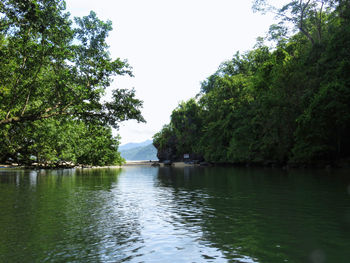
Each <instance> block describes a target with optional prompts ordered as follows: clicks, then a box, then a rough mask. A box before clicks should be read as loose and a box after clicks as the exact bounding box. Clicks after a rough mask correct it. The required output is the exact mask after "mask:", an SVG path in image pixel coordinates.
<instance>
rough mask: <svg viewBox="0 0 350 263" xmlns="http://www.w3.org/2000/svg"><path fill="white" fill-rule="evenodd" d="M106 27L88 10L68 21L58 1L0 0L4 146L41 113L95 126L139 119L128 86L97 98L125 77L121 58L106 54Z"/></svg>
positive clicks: (0, 99) (43, 117)
mask: <svg viewBox="0 0 350 263" xmlns="http://www.w3.org/2000/svg"><path fill="white" fill-rule="evenodd" d="M111 30H112V24H111V22H110V21H107V22H104V21H102V20H100V19H98V17H97V16H96V14H95V13H94V12H90V14H89V15H88V16H85V17H82V18H75V19H74V21H72V20H71V18H70V15H69V13H67V12H65V2H64V1H63V0H4V1H2V2H1V3H0V63H1V68H0V127H1V133H2V137H3V138H2V140H5V141H6V143H7V144H6V145H7V146H8V147H6V148H7V149H9V148H11V146H10V145H11V142H10V140H9V138H10V137H11V136H12V137H13V135H14V134H10V133H13V132H14V130H15V129H20V130H22V129H24V130H25V129H26V127H27V126H28V125H29V126H30V125H32V128H33V127H34V126H35V125H36V124H35V125H34V123H37V122H40V121H45V120H46V119H51V118H56V119H58V120H63V119H67V120H70V121H71V124H72V125H73V123H74V125H75V124H77V125H78V126H79V125H81V124H80V122H81V121H82V122H84V123H85V125H87V126H89V127H90V128H92V126H93V125H95V126H96V127H100V129H102V130H105V128H104V127H107V126H112V127H114V128H118V123H120V122H121V121H125V120H128V119H136V120H137V121H144V119H143V117H142V115H141V111H140V109H141V107H142V101H140V100H138V99H137V98H135V91H134V90H126V89H115V90H113V92H112V97H111V100H110V101H107V102H104V101H103V96H104V95H105V92H106V89H107V88H108V87H109V86H111V83H112V81H113V77H114V76H116V75H125V74H126V75H129V76H132V72H131V67H130V66H129V65H128V63H127V61H123V60H121V59H119V58H117V59H112V58H111V56H110V54H109V52H108V45H107V43H106V38H107V37H108V33H109V32H110V31H111ZM48 122H51V121H48ZM33 125H34V126H33ZM45 125H47V124H46V123H45V124H42V125H41V124H40V125H38V126H37V128H38V127H39V126H40V127H42V126H45ZM90 128H89V129H90ZM61 132H64V131H61ZM109 133H111V132H109ZM27 139H28V141H30V140H31V139H32V136H31V135H30V134H28V138H27ZM17 150H18V149H17ZM16 154H19V153H18V152H17V153H16ZM0 159H6V154H5V153H3V154H2V158H0Z"/></svg>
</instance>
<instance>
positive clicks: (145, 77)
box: [66, 0, 274, 144]
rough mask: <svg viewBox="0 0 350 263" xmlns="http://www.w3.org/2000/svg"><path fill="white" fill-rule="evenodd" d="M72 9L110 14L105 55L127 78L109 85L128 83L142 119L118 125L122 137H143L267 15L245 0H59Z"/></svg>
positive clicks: (241, 46) (258, 32) (266, 21)
mask: <svg viewBox="0 0 350 263" xmlns="http://www.w3.org/2000/svg"><path fill="white" fill-rule="evenodd" d="M66 3H67V10H68V11H69V12H70V13H71V14H72V16H85V15H88V14H89V12H90V10H93V11H95V12H96V13H97V16H98V17H99V18H100V19H102V20H107V19H108V20H111V21H112V23H113V31H112V32H110V35H109V37H108V44H109V45H110V53H111V56H112V57H113V58H117V57H119V58H121V59H127V60H128V62H129V64H130V65H131V66H132V67H133V73H134V75H135V77H134V78H129V77H126V76H124V77H117V78H116V79H115V81H114V82H113V84H112V88H133V87H134V88H135V89H136V95H137V97H138V98H139V99H141V100H143V101H144V104H143V105H144V107H143V110H142V112H143V116H144V117H145V119H146V120H147V123H146V124H138V123H136V122H135V121H128V122H124V123H122V124H121V125H120V129H119V131H114V134H117V133H119V134H120V135H121V137H122V140H121V142H122V144H125V143H128V142H140V141H144V140H146V139H151V138H152V136H153V135H154V133H156V132H158V131H159V130H160V129H161V128H162V126H163V125H164V124H167V123H169V121H170V114H171V112H172V110H173V109H174V108H175V107H176V106H177V105H178V103H179V102H181V101H183V100H188V99H189V98H191V97H193V96H195V95H196V94H197V93H198V92H199V90H200V82H201V81H203V80H205V79H206V78H207V77H208V76H209V75H211V74H213V73H214V72H215V71H216V70H217V68H218V66H219V65H220V63H221V62H223V61H225V60H228V59H230V58H232V56H233V55H234V54H235V53H236V51H240V52H244V51H247V50H249V49H251V48H252V47H253V46H254V45H255V43H256V38H257V37H258V36H265V34H266V32H267V31H268V28H269V25H270V24H272V23H273V22H274V21H273V16H272V15H261V14H258V13H253V11H252V9H251V6H252V1H251V0H66Z"/></svg>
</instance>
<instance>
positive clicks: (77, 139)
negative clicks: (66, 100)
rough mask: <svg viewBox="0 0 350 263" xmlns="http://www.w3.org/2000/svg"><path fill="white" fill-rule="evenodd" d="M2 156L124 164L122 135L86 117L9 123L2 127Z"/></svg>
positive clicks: (44, 161) (51, 161) (29, 160)
mask: <svg viewBox="0 0 350 263" xmlns="http://www.w3.org/2000/svg"><path fill="white" fill-rule="evenodd" d="M0 141H1V148H0V153H1V155H0V160H8V159H9V158H10V159H12V160H13V161H14V162H17V163H22V164H32V163H34V162H36V163H40V164H45V165H48V166H57V165H62V164H64V163H72V164H84V165H99V166H102V165H112V164H121V163H123V159H122V158H121V157H120V154H119V153H118V145H119V138H118V137H113V136H112V132H111V129H110V128H108V127H105V126H97V125H88V124H85V123H84V122H82V121H74V120H67V119H62V120H59V119H47V120H39V121H34V122H31V123H24V124H18V125H8V129H5V130H2V131H1V139H0Z"/></svg>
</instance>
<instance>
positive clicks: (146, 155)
mask: <svg viewBox="0 0 350 263" xmlns="http://www.w3.org/2000/svg"><path fill="white" fill-rule="evenodd" d="M119 151H120V154H121V156H122V157H123V158H124V159H125V160H127V161H144V160H158V158H157V149H156V148H155V147H154V146H153V144H152V140H147V141H144V142H140V143H127V144H125V145H122V146H120V147H119Z"/></svg>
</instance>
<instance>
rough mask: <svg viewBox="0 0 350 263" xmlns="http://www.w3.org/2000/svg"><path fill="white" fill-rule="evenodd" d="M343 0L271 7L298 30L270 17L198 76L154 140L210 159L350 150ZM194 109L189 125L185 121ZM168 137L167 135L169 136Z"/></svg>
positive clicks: (316, 155) (349, 29) (347, 15)
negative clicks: (250, 44) (245, 44)
mask: <svg viewBox="0 0 350 263" xmlns="http://www.w3.org/2000/svg"><path fill="white" fill-rule="evenodd" d="M349 6H350V5H349V1H334V2H333V1H307V2H304V1H291V2H290V3H289V4H287V5H285V6H284V7H282V9H280V10H277V9H273V8H272V7H271V6H269V5H268V4H267V2H266V1H256V7H258V8H260V7H263V9H264V10H275V11H277V12H278V15H279V17H280V18H281V22H286V21H287V22H288V21H289V22H292V23H294V25H295V26H296V28H298V30H299V33H297V34H294V35H292V36H291V35H288V32H287V30H286V28H285V27H283V24H282V23H280V24H279V25H274V26H272V27H271V30H270V36H269V39H270V40H276V46H275V47H274V48H272V49H269V48H268V47H266V46H264V43H263V40H262V39H259V41H258V43H257V45H256V46H255V48H254V49H253V50H251V51H248V52H246V53H244V54H242V55H240V54H239V53H237V54H236V55H235V56H234V57H233V58H232V59H231V60H229V61H226V62H224V63H222V64H221V65H220V67H219V69H218V71H217V72H216V73H214V74H213V75H211V76H209V77H208V78H207V80H205V81H204V82H203V83H202V87H201V92H200V94H199V95H198V96H197V99H198V103H197V104H196V107H193V106H192V107H191V105H192V104H193V103H194V102H195V101H194V100H190V101H189V102H188V103H187V104H186V103H181V104H180V105H179V107H178V108H177V109H175V110H174V112H173V114H172V118H171V122H170V124H169V125H168V126H165V128H164V129H163V130H162V131H161V132H160V133H158V134H156V136H155V139H156V141H157V142H159V143H158V144H157V143H156V144H155V146H156V147H157V148H158V150H159V149H162V147H164V146H166V147H170V148H172V149H176V154H177V155H178V156H181V155H182V154H183V153H185V152H187V151H189V150H191V151H196V153H198V154H201V155H203V156H204V157H205V159H206V160H207V161H211V162H216V163H260V164H263V163H271V162H273V163H287V162H301V163H309V162H315V161H328V162H331V161H336V160H339V159H343V158H348V157H350V150H349V149H350V139H349V136H348V134H350V114H349V113H350V77H349V76H350V75H349V69H350V59H349V58H350V49H349V47H350V11H349V10H350V9H348V7H349ZM188 116H196V121H195V123H196V126H195V128H193V127H192V126H191V123H189V122H188ZM170 141H171V142H172V143H170Z"/></svg>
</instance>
